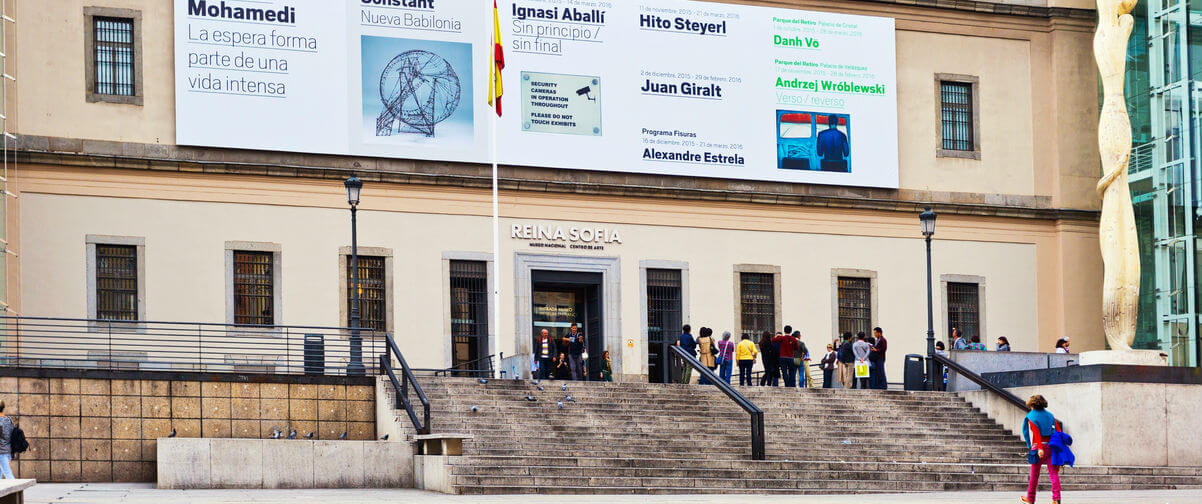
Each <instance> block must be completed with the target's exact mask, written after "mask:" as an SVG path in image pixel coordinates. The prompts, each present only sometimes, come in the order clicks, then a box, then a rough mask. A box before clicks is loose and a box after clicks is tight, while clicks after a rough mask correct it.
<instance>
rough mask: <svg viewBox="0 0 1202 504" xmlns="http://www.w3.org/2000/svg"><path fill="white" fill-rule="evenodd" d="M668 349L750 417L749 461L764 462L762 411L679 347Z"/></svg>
mask: <svg viewBox="0 0 1202 504" xmlns="http://www.w3.org/2000/svg"><path fill="white" fill-rule="evenodd" d="M669 348H670V349H671V351H672V352H673V353H675V354H676V357H678V358H679V359H680V360H682V361H684V363H685V364H688V365H689V366H692V367H693V369H696V370H697V372H698V373H701V376H704V377H705V379H707V380H709V381H710V383H712V384H714V385H715V386H717V387H718V390H721V391H722V393H724V394H726V397H729V398H730V399H731V400H732V401H734V402H735V404H738V405H739V407H740V408H743V411H746V412H747V413H748V414H750V415H751V459H752V460H764V410H761V409H760V408H759V406H756V405H755V403H752V402H751V401H749V400H748V399H747V398H746V397H743V394H740V393H739V391H738V390H735V388H734V387H732V386H730V384H729V383H726V380H723V379H721V378H718V375H716V374H714V372H713V371H710V369H709V368H707V367H705V366H703V365H701V361H698V360H697V358H696V357H693V356H692V355H690V354H689V353H688V352H685V351H684V350H683V349H682V348H680V347H679V346H675V345H673V346H671V347H669Z"/></svg>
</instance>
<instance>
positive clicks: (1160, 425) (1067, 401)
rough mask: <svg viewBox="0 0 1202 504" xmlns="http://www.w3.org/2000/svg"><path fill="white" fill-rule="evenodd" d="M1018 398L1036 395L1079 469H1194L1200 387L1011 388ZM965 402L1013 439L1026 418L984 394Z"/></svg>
mask: <svg viewBox="0 0 1202 504" xmlns="http://www.w3.org/2000/svg"><path fill="white" fill-rule="evenodd" d="M1008 390H1009V391H1010V392H1011V393H1013V394H1014V395H1016V396H1018V397H1019V398H1022V399H1026V398H1028V397H1030V396H1032V395H1035V394H1040V395H1042V396H1044V397H1045V398H1046V399H1047V400H1048V404H1049V406H1048V411H1049V412H1051V413H1052V414H1053V415H1055V416H1056V418H1057V419H1059V420H1061V421H1062V422H1064V426H1065V427H1064V429H1065V432H1067V433H1068V434H1069V435H1071V436H1072V437H1073V447H1072V448H1073V453H1074V454H1075V455H1076V456H1077V464H1079V465H1102V466H1150V467H1165V466H1169V467H1174V466H1175V467H1198V466H1202V437H1200V436H1194V435H1189V434H1188V433H1189V432H1190V431H1191V430H1193V429H1194V426H1193V425H1194V421H1195V420H1196V419H1197V418H1198V415H1199V414H1202V386H1199V385H1185V384H1166V383H1135V382H1127V383H1122V382H1092V383H1068V384H1056V385H1040V386H1031V387H1014V388H1011V389H1008ZM960 395H961V396H963V397H964V398H965V399H966V400H968V401H969V402H971V403H972V404H973V405H974V406H976V407H978V408H980V409H981V411H984V412H985V413H986V414H988V415H989V416H990V418H993V419H994V420H997V421H998V422H999V423H1001V424H1002V425H1003V426H1005V427H1006V428H1008V429H1010V431H1011V432H1013V433H1014V434H1015V435H1021V434H1022V421H1023V418H1024V417H1025V416H1026V414H1025V412H1023V411H1022V410H1019V409H1018V408H1017V407H1015V406H1013V405H1011V404H1010V403H1007V402H1005V401H1004V400H1002V399H1001V398H999V397H998V396H997V395H995V394H993V393H991V392H987V391H973V392H961V393H960Z"/></svg>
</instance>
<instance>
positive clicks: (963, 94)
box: [939, 81, 976, 151]
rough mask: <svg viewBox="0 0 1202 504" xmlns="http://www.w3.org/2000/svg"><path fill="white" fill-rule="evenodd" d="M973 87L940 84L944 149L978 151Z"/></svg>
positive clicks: (957, 83) (945, 82) (947, 83)
mask: <svg viewBox="0 0 1202 504" xmlns="http://www.w3.org/2000/svg"><path fill="white" fill-rule="evenodd" d="M972 88H973V85H972V83H971V82H954V81H941V82H940V83H939V96H940V107H939V108H940V117H941V118H942V129H943V149H944V150H957V151H971V150H975V149H976V145H975V144H974V142H975V141H976V139H974V138H973V113H974V111H973V96H972V92H973V89H972Z"/></svg>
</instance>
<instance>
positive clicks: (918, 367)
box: [905, 354, 927, 390]
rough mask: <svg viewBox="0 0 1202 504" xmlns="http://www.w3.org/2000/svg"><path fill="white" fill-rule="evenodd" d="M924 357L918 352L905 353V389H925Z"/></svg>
mask: <svg viewBox="0 0 1202 504" xmlns="http://www.w3.org/2000/svg"><path fill="white" fill-rule="evenodd" d="M926 374H927V372H926V358H925V357H923V356H921V355H918V354H906V369H905V375H906V383H905V387H906V390H926V388H927V386H926Z"/></svg>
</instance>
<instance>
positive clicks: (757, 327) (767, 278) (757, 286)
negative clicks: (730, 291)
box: [739, 273, 776, 341]
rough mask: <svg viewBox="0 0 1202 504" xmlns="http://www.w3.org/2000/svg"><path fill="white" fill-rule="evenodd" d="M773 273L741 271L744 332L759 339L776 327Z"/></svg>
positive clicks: (740, 289) (740, 290)
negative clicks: (764, 332) (762, 334)
mask: <svg viewBox="0 0 1202 504" xmlns="http://www.w3.org/2000/svg"><path fill="white" fill-rule="evenodd" d="M773 282H774V276H773V274H772V273H740V275H739V283H740V288H739V292H740V297H741V299H740V302H741V306H742V310H741V311H742V319H743V334H747V335H749V336H750V337H751V338H752V339H753V340H756V341H758V339H759V337H760V334H761V333H762V332H763V331H772V330H774V328H775V327H776V292H775V286H774V285H773Z"/></svg>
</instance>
